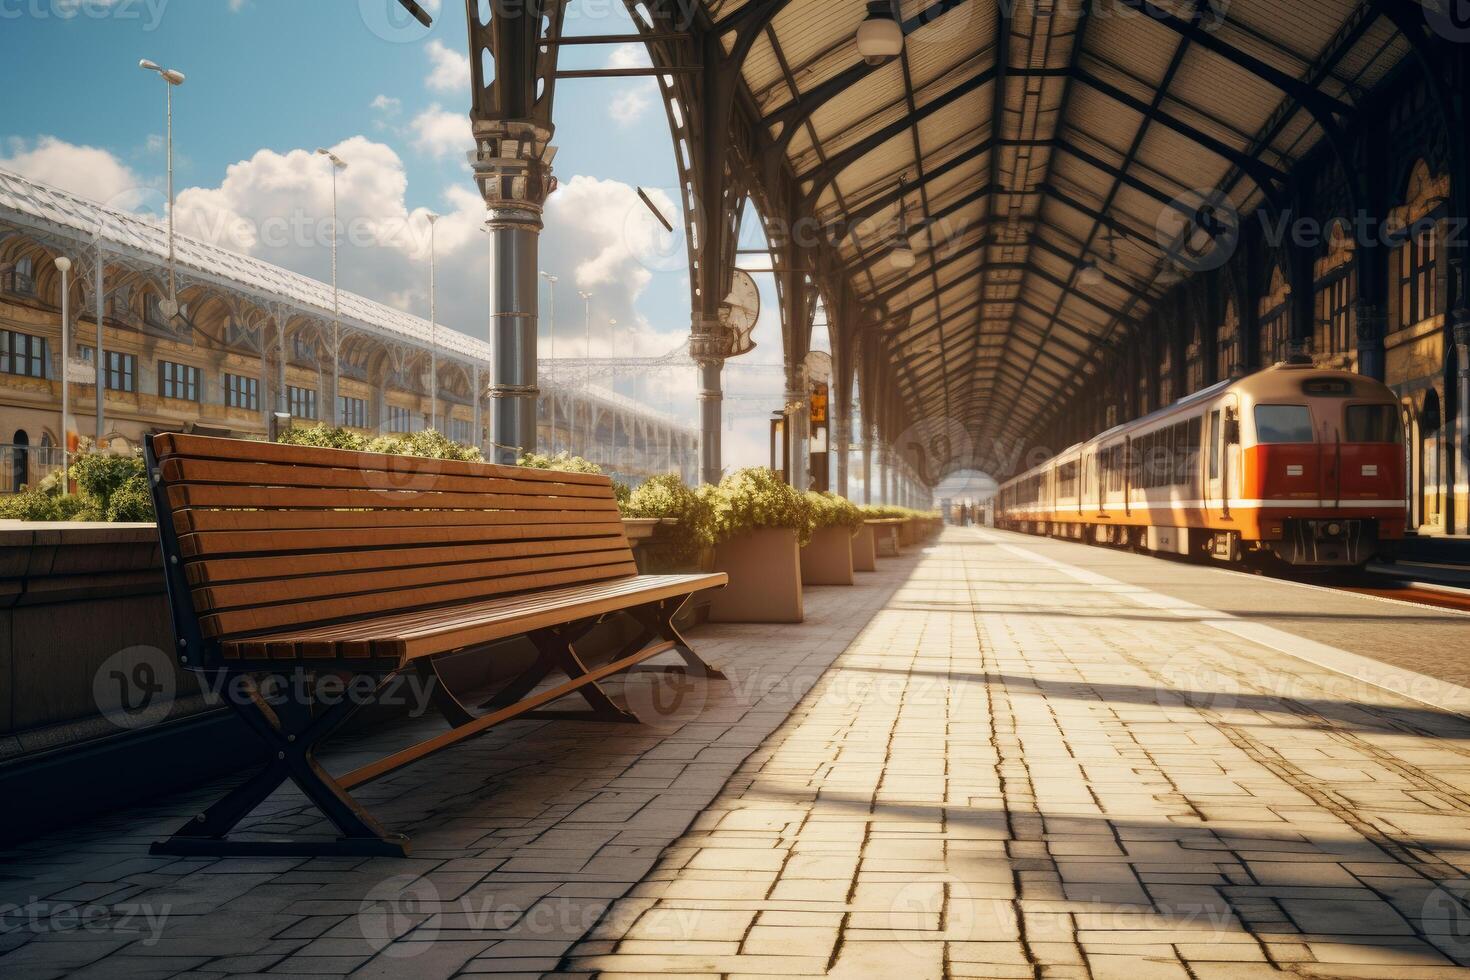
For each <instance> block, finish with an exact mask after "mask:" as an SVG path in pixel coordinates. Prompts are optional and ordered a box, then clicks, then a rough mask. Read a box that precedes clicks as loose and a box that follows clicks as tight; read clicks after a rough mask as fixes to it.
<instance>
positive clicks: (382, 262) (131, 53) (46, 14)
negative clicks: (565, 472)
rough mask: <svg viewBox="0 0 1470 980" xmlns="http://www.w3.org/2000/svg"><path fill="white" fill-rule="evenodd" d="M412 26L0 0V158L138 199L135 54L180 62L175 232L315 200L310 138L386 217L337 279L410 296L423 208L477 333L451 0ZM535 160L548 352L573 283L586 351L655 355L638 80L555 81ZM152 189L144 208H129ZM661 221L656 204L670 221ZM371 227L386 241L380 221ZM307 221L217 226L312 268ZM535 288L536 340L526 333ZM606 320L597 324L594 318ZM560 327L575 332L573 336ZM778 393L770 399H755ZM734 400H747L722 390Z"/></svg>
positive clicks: (654, 126)
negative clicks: (551, 115)
mask: <svg viewBox="0 0 1470 980" xmlns="http://www.w3.org/2000/svg"><path fill="white" fill-rule="evenodd" d="M430 6H431V7H432V6H437V7H439V10H438V14H437V17H436V23H435V26H434V28H433V29H432V30H428V31H426V30H424V29H423V28H421V27H418V26H417V25H416V24H413V23H412V22H405V21H404V20H403V18H402V17H401V16H400V15H399V14H398V13H397V11H396V4H394V3H392V2H391V0H356V2H354V0H187V2H186V0H16V2H13V3H10V4H7V5H5V6H4V8H3V9H0V31H3V36H4V38H5V40H4V42H3V48H0V50H3V53H4V55H5V56H4V57H3V58H0V85H3V90H4V91H6V92H9V93H12V95H15V94H20V93H23V94H24V96H25V97H22V98H15V97H12V98H10V99H8V100H7V103H6V112H5V114H4V116H3V117H0V167H6V168H8V169H14V170H20V171H22V172H24V173H26V174H27V175H28V176H31V177H33V178H36V179H40V180H43V181H46V182H49V183H54V184H58V185H60V186H64V187H67V188H68V189H70V190H73V191H75V192H78V193H82V194H86V195H87V196H91V197H95V198H97V199H101V200H109V201H113V202H116V203H123V204H126V205H127V206H130V207H134V208H135V209H144V210H148V209H151V210H157V207H156V202H157V201H158V200H159V197H160V192H161V188H162V184H163V172H164V154H163V151H162V146H161V137H162V133H163V91H162V89H163V83H162V82H161V81H160V80H159V79H158V78H157V77H156V76H154V75H152V74H149V73H145V72H143V71H140V70H139V69H138V67H137V62H138V59H140V58H149V59H152V60H154V61H156V62H159V63H160V64H163V65H165V66H168V67H172V68H177V69H178V70H180V71H183V72H185V73H186V74H187V76H188V80H187V82H186V83H185V84H184V86H183V87H182V88H180V89H178V90H176V93H175V100H174V134H175V168H176V185H177V187H178V189H179V205H178V214H179V217H180V219H181V224H182V225H184V226H185V227H184V229H183V230H184V232H185V233H189V234H195V235H196V236H199V235H203V236H205V237H208V235H207V234H206V231H205V230H206V229H219V228H224V227H233V226H231V225H227V224H226V222H225V221H224V219H225V218H228V219H229V220H231V221H241V222H244V224H245V225H246V226H249V227H254V228H256V230H257V231H258V229H259V227H260V223H261V222H262V221H264V220H266V219H267V218H269V217H271V216H275V215H288V214H292V213H301V214H305V215H307V216H309V217H311V218H312V219H313V220H315V219H316V218H317V217H319V216H320V217H321V220H323V221H325V215H327V214H329V213H330V204H329V202H330V197H329V194H330V190H329V188H330V178H329V177H328V176H326V175H325V171H324V170H322V169H321V167H319V166H318V163H320V161H313V160H312V159H311V158H310V156H309V154H310V151H311V150H312V149H314V148H315V147H317V146H328V147H331V148H333V149H334V150H336V151H337V152H338V153H339V154H341V155H342V156H344V157H345V158H347V159H348V161H349V167H348V171H347V172H346V173H344V175H343V178H342V180H343V186H342V187H341V188H340V191H341V201H340V203H341V211H342V215H343V220H344V222H346V221H349V220H351V219H352V218H353V216H354V215H356V216H358V217H361V218H363V219H365V220H369V221H375V222H377V223H378V224H377V225H375V226H374V227H387V226H388V224H389V223H390V222H396V225H395V227H398V228H399V230H400V231H403V230H404V229H407V232H406V233H404V234H398V235H394V236H390V235H388V234H386V233H382V234H379V233H378V232H374V233H373V234H374V235H375V236H377V237H374V239H373V240H372V241H371V242H368V243H367V244H366V245H365V246H363V247H357V248H354V247H353V246H351V245H344V247H343V249H342V256H341V267H342V269H341V278H342V282H343V285H344V287H345V288H349V289H353V290H356V291H358V292H361V293H363V294H365V295H368V296H371V297H372V298H374V299H377V300H380V301H383V302H387V303H390V304H393V305H397V306H402V307H404V308H407V309H411V310H413V311H414V312H416V313H419V314H421V315H425V316H426V315H427V314H428V303H427V272H426V268H427V245H426V243H425V242H426V236H425V235H421V234H419V232H421V231H422V230H423V229H424V228H426V227H427V226H426V224H424V222H423V220H422V211H423V209H431V210H433V211H435V212H438V213H440V214H443V215H444V216H445V217H444V218H443V219H442V220H441V221H440V223H439V225H438V226H437V229H436V236H437V239H436V253H437V254H438V256H439V293H438V301H439V303H438V305H439V312H440V320H441V322H443V323H445V324H447V325H449V326H452V327H455V328H458V329H463V330H465V331H466V332H468V333H472V334H474V335H476V336H480V337H482V338H483V337H484V336H485V326H484V322H485V321H484V309H485V307H484V302H485V301H484V297H485V273H484V262H483V244H482V243H483V241H484V237H483V235H480V234H479V233H478V227H477V226H478V223H479V219H480V214H479V210H480V207H481V206H480V204H479V201H478V195H477V192H476V191H475V190H474V185H473V182H472V181H471V179H470V176H469V170H468V167H467V165H466V163H465V159H464V153H463V151H464V150H466V149H468V148H469V143H468V136H467V134H468V123H467V121H466V110H467V108H468V104H469V90H468V83H467V81H465V80H464V75H463V72H464V71H465V65H466V64H467V62H466V59H465V52H466V50H467V42H466V32H465V22H464V17H465V13H464V6H463V5H462V4H458V3H457V2H455V0H447V2H443V3H440V4H430ZM567 32H568V33H572V34H589V33H597V34H620V33H631V32H632V24H631V22H630V21H629V19H628V17H627V14H626V12H625V11H624V9H623V6H622V3H621V2H616V0H575V2H573V3H572V5H571V7H570V8H569V12H568V21H567ZM638 57H640V52H638V51H637V50H636V49H632V48H629V49H622V50H617V49H614V48H612V47H611V46H595V47H593V46H586V47H571V48H568V49H567V50H566V52H565V53H564V55H563V60H562V65H563V66H564V67H598V66H602V65H607V64H613V63H618V64H623V63H631V61H632V60H634V59H636V58H638ZM555 121H556V127H557V134H556V139H555V140H554V143H555V145H556V146H557V147H558V156H557V158H556V163H555V173H556V174H557V176H558V178H559V180H560V181H561V183H562V189H561V190H559V191H558V192H557V194H556V195H553V198H552V200H551V201H550V202H549V203H548V210H547V230H546V235H545V237H544V239H543V249H542V268H543V269H544V270H546V271H548V272H550V273H552V274H555V275H558V276H559V277H560V278H561V282H560V283H559V285H558V287H557V295H556V305H557V316H558V320H559V321H560V330H559V343H558V348H559V349H558V353H562V354H569V353H580V352H581V343H582V340H581V338H582V334H583V331H582V329H581V328H582V325H583V323H582V320H583V316H582V314H583V307H582V301H581V300H580V299H579V297H578V295H577V290H578V289H579V288H587V289H589V290H590V291H591V292H592V293H593V294H594V300H593V304H592V320H593V323H594V335H595V337H596V339H595V340H594V351H595V352H596V353H603V352H605V351H606V350H607V349H609V343H610V341H609V339H608V338H609V336H611V337H612V338H613V340H612V347H613V349H616V350H617V351H618V352H619V353H622V354H627V353H638V354H650V355H651V354H655V353H660V352H662V351H664V350H668V349H670V348H672V347H674V346H676V345H677V344H678V343H679V342H680V341H682V340H683V339H684V338H685V337H686V336H687V333H688V324H689V299H688V280H687V270H686V268H685V262H684V254H683V250H682V245H681V246H680V247H679V249H678V251H677V253H676V254H675V255H674V256H673V257H672V260H668V259H661V258H660V257H659V256H658V255H657V243H654V244H652V245H651V244H650V243H649V241H648V238H649V236H650V235H651V234H652V231H653V230H652V229H651V227H650V220H651V219H650V218H649V216H648V215H647V214H646V213H644V212H643V211H642V205H640V204H637V203H636V197H634V196H633V191H632V188H633V187H635V186H642V187H645V188H651V189H662V190H663V195H662V196H660V197H659V199H660V200H663V201H665V203H666V205H667V208H668V211H669V213H670V214H671V215H672V214H673V206H672V200H673V196H674V191H673V188H674V187H675V185H676V183H677V171H676V169H675V167H674V162H673V150H672V144H671V141H670V137H669V130H668V123H667V120H666V117H665V114H664V110H663V107H662V104H661V103H660V101H659V98H658V94H657V91H656V88H655V84H654V82H653V81H652V80H649V79H617V80H610V79H605V80H596V81H584V80H562V81H561V82H559V83H558V87H557V95H556V117H555ZM150 203H152V205H153V206H152V207H150ZM676 224H677V222H676ZM390 238H391V240H390ZM329 240H330V239H329V238H327V239H325V240H306V241H291V242H286V243H279V244H269V243H267V242H266V240H265V238H264V237H263V236H260V235H258V234H256V235H255V236H254V237H252V236H251V235H248V234H247V235H243V236H235V237H232V238H231V239H230V240H229V241H227V242H225V244H228V245H230V247H236V248H239V249H240V250H242V251H250V252H252V253H253V254H258V255H260V256H261V257H263V258H266V259H268V260H270V261H274V262H278V263H280V264H282V265H286V266H288V267H290V268H295V269H297V270H299V271H301V272H304V273H306V274H308V275H315V276H319V277H322V278H326V277H327V275H328V269H329V257H330V249H329V247H327V242H329ZM757 278H758V280H760V281H761V282H762V292H763V294H764V304H763V305H764V306H765V312H764V313H763V316H762V326H761V328H760V329H759V330H758V332H757V342H758V343H759V344H760V349H759V350H757V351H756V352H755V353H753V354H751V355H749V358H748V359H749V360H751V361H759V362H762V363H775V362H778V361H779V360H780V335H779V329H778V328H777V327H776V325H775V319H774V311H775V295H774V290H773V288H772V286H771V284H770V282H769V276H758V277H757ZM547 307H548V302H547V298H546V297H545V296H543V300H542V313H543V318H542V319H543V340H542V345H543V346H542V353H543V355H544V354H546V353H547V352H548V346H549V345H548V340H549V338H548V336H547V335H548V332H549V324H548V323H547V322H546V320H547V317H546V313H547ZM609 319H616V320H617V321H618V327H617V328H616V329H615V332H613V333H611V335H610V334H609V327H608V325H607V322H608V320H609ZM573 335H575V338H576V339H575V340H574V339H573ZM728 384H733V385H734V386H735V388H736V389H737V390H743V391H747V392H748V391H753V390H756V389H757V388H758V389H759V390H761V391H767V390H769V391H771V392H773V394H774V393H778V392H779V390H780V388H781V384H780V378H779V374H775V373H773V372H759V371H748V370H747V371H740V372H738V373H737V374H736V376H735V378H734V379H731V381H729V382H728V383H727V386H728ZM619 389H620V390H622V391H624V393H626V394H631V395H637V396H640V397H644V398H646V399H647V400H648V401H649V402H650V404H651V406H652V407H655V408H665V409H667V408H672V409H673V410H674V411H675V412H676V414H678V415H680V416H681V417H683V418H685V419H687V420H692V419H693V418H694V417H695V405H694V397H693V396H694V379H693V372H692V370H690V371H687V372H684V371H681V372H678V373H677V375H674V376H668V375H666V376H661V377H658V378H650V379H648V380H647V381H646V382H643V383H642V384H640V383H638V382H636V381H634V380H633V379H627V378H625V379H622V380H621V381H620V382H619ZM778 402H779V397H775V398H773V399H772V406H771V407H774V405H775V404H777V403H778ZM744 407H746V408H747V409H749V407H750V406H748V405H746V406H744ZM764 427H765V423H764V421H763V420H759V419H754V418H751V419H747V420H745V421H741V422H737V423H736V426H735V431H728V430H727V433H726V436H725V445H726V457H727V463H730V464H733V465H747V464H751V463H758V462H763V461H764V457H765V432H764Z"/></svg>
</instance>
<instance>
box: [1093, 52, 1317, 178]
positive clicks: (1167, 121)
mask: <svg viewBox="0 0 1470 980" xmlns="http://www.w3.org/2000/svg"><path fill="white" fill-rule="evenodd" d="M1077 80H1078V81H1079V82H1081V83H1082V84H1084V85H1086V86H1088V87H1089V88H1092V89H1095V90H1096V91H1098V92H1101V93H1102V94H1103V95H1105V96H1107V97H1108V98H1110V99H1112V100H1113V101H1114V102H1117V103H1118V104H1120V105H1124V106H1127V107H1128V108H1129V109H1132V110H1133V111H1134V112H1137V113H1139V114H1140V115H1143V116H1148V117H1150V118H1152V119H1153V121H1154V122H1156V123H1158V124H1159V125H1161V126H1164V127H1166V128H1168V129H1172V130H1174V132H1176V133H1178V134H1179V135H1181V136H1183V137H1185V138H1186V139H1190V140H1193V141H1194V142H1196V143H1198V144H1199V145H1200V146H1202V147H1204V148H1205V149H1207V150H1209V151H1210V152H1211V153H1213V154H1215V156H1217V157H1220V158H1221V159H1223V160H1227V161H1229V162H1230V163H1233V164H1235V165H1236V166H1237V167H1239V168H1240V169H1241V170H1243V171H1245V172H1246V173H1247V174H1248V175H1250V178H1251V180H1253V181H1255V183H1256V186H1257V187H1259V188H1260V189H1261V192H1262V193H1263V194H1265V195H1266V196H1267V197H1268V198H1271V199H1272V200H1279V198H1280V193H1281V191H1280V187H1284V186H1285V185H1286V183H1287V182H1288V181H1289V180H1290V177H1289V176H1288V175H1287V174H1286V173H1285V172H1284V171H1281V170H1278V169H1277V168H1275V167H1273V166H1271V165H1270V164H1268V163H1265V162H1264V161H1262V160H1261V159H1260V158H1258V157H1254V156H1252V155H1251V154H1249V153H1246V152H1244V151H1241V150H1237V149H1235V148H1234V147H1232V146H1229V145H1228V144H1226V143H1223V142H1221V141H1220V140H1217V139H1216V138H1215V137H1213V136H1211V135H1209V134H1208V133H1205V132H1203V131H1202V130H1200V129H1197V128H1195V127H1194V126H1191V125H1190V124H1189V123H1187V122H1184V121H1183V120H1181V119H1179V118H1177V117H1175V116H1173V115H1170V114H1169V113H1167V112H1165V111H1164V110H1163V109H1156V108H1153V107H1151V106H1150V105H1149V104H1148V103H1147V102H1144V101H1143V100H1142V99H1136V98H1134V97H1133V96H1131V95H1129V94H1128V93H1127V92H1125V91H1123V90H1122V89H1120V88H1118V87H1117V86H1114V85H1111V84H1109V83H1107V82H1105V81H1103V80H1102V79H1100V78H1098V77H1097V76H1096V75H1093V74H1092V73H1091V72H1088V71H1086V70H1085V69H1078V71H1077ZM1278 185H1280V186H1278Z"/></svg>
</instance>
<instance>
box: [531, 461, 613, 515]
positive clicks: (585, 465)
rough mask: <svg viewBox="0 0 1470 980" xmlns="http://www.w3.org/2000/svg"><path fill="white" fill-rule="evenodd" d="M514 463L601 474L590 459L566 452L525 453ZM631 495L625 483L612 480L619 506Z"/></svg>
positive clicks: (532, 467)
mask: <svg viewBox="0 0 1470 980" xmlns="http://www.w3.org/2000/svg"><path fill="white" fill-rule="evenodd" d="M516 465H517V466H524V467H526V468H527V469H533V470H560V471H561V472H563V473H591V474H593V475H595V476H601V475H602V467H601V466H598V465H597V464H596V463H594V462H592V461H591V460H590V459H583V458H582V457H581V456H573V455H572V454H571V453H568V452H559V453H557V454H556V455H555V456H549V455H547V454H546V453H526V454H525V455H524V456H522V457H521V458H520V459H518V460H516ZM631 495H632V490H631V489H630V488H629V487H628V485H627V484H626V483H619V482H618V481H617V480H614V481H613V497H614V498H615V499H616V500H617V502H618V506H619V507H623V506H624V505H626V504H627V503H628V500H629V497H630V496H631Z"/></svg>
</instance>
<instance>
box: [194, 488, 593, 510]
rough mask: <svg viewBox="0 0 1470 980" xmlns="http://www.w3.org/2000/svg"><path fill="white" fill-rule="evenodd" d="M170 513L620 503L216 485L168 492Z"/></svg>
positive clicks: (589, 506)
mask: <svg viewBox="0 0 1470 980" xmlns="http://www.w3.org/2000/svg"><path fill="white" fill-rule="evenodd" d="M168 501H169V505H170V507H172V508H173V509H175V510H177V509H178V508H180V507H242V508H245V507H248V508H251V509H255V510H272V509H280V510H299V509H302V508H308V509H310V508H322V509H331V510H345V509H349V508H354V507H358V508H362V509H364V510H377V509H389V508H395V507H402V508H405V509H408V510H450V509H456V510H498V511H510V510H515V511H521V512H534V511H565V510H571V511H591V512H596V513H600V514H616V513H617V512H618V502H617V500H615V499H614V498H613V496H612V493H611V491H609V492H608V493H607V495H606V496H605V497H601V498H599V497H537V496H532V495H529V494H524V495H510V494H499V495H486V494H479V493H457V492H450V493H437V492H422V491H418V490H388V489H384V490H343V489H337V488H335V487H257V486H250V485H248V484H240V485H234V486H226V485H224V484H216V483H175V484H170V485H169V488H168Z"/></svg>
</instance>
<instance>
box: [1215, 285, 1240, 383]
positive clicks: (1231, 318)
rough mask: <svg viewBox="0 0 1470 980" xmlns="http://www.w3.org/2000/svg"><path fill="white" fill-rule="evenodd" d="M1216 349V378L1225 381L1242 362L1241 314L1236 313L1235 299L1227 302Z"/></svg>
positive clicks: (1218, 332) (1216, 338)
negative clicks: (1240, 361)
mask: <svg viewBox="0 0 1470 980" xmlns="http://www.w3.org/2000/svg"><path fill="white" fill-rule="evenodd" d="M1215 348H1216V354H1215V377H1216V378H1218V379H1219V380H1221V381H1224V380H1225V379H1226V378H1228V377H1230V375H1231V374H1233V373H1234V372H1235V366H1236V364H1237V363H1238V362H1239V360H1240V314H1239V313H1237V312H1235V300H1234V299H1227V300H1226V301H1225V319H1224V320H1223V321H1221V323H1220V329H1219V330H1218V331H1217V332H1216V334H1215Z"/></svg>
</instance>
